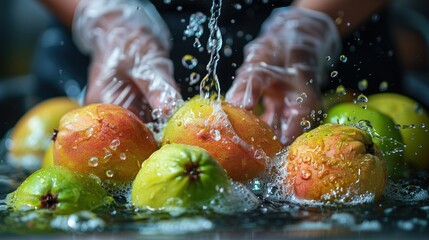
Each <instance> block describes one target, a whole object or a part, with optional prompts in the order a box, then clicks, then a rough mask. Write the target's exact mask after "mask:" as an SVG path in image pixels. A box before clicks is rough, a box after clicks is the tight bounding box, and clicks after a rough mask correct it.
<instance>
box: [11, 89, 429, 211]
mask: <svg viewBox="0 0 429 240" xmlns="http://www.w3.org/2000/svg"><path fill="white" fill-rule="evenodd" d="M332 97H336V95H330V96H329V97H328V96H325V101H326V102H327V104H325V107H326V109H325V112H326V113H327V114H326V115H325V118H324V120H323V122H322V124H321V125H320V126H319V127H316V128H315V129H313V130H311V131H307V132H305V133H303V134H302V135H301V136H298V137H297V138H296V139H295V141H294V142H293V143H292V144H291V145H290V146H282V145H281V143H280V142H279V140H278V139H277V137H276V136H275V134H274V132H273V131H272V129H271V128H270V127H269V126H268V125H267V124H265V123H264V122H263V121H261V120H260V119H259V118H258V117H257V116H256V115H254V114H253V113H251V112H248V111H246V110H243V109H241V108H237V107H234V106H232V105H230V104H228V103H226V102H223V101H222V102H216V101H211V100H207V99H202V98H200V97H199V96H197V97H194V98H192V99H190V100H189V101H187V102H186V103H185V104H184V105H183V106H182V107H181V108H180V109H178V111H177V112H176V113H175V114H174V115H173V116H172V117H171V118H170V119H169V121H168V123H167V124H166V126H165V128H164V129H163V132H162V139H155V137H154V133H153V132H152V131H151V130H150V129H149V128H148V127H147V125H146V124H145V123H143V122H142V121H141V120H140V119H139V118H138V117H137V116H135V115H134V114H133V113H132V112H130V111H128V110H126V109H124V108H121V107H119V106H115V105H110V104H91V105H86V106H79V105H78V104H76V103H75V102H73V101H72V100H70V99H66V98H55V99H50V100H47V101H45V102H42V103H40V104H39V105H37V106H35V107H34V108H33V109H32V110H31V111H29V112H28V113H27V114H26V115H25V116H23V117H22V118H21V120H20V121H19V122H18V123H17V125H16V126H15V128H14V129H13V132H12V134H11V136H10V140H11V141H10V144H9V145H8V150H9V155H8V162H9V163H10V164H13V165H15V166H20V167H23V168H26V169H27V170H29V171H30V172H31V175H29V176H28V178H27V179H25V181H23V182H22V183H21V185H20V186H19V187H18V188H17V189H16V190H15V191H14V192H12V193H10V194H9V195H8V196H7V199H6V201H7V204H8V206H9V207H10V208H11V209H13V210H15V211H23V210H25V211H29V210H30V211H34V210H44V211H46V210H47V211H50V212H52V213H54V214H71V213H75V212H78V211H81V210H93V209H96V208H98V207H100V206H105V205H108V204H112V203H113V202H115V196H113V195H112V189H115V188H125V187H126V186H131V187H130V192H129V197H128V198H127V199H128V201H129V204H130V206H132V207H134V208H137V209H138V208H145V209H149V210H153V209H155V210H161V211H162V210H168V209H172V208H182V209H195V208H200V207H202V206H207V205H210V204H211V203H213V202H214V201H216V200H219V199H221V198H223V197H225V196H227V195H228V194H230V192H231V191H232V190H231V189H232V188H233V184H234V183H236V182H239V183H243V184H247V183H249V182H251V181H252V180H254V179H255V178H258V179H262V180H265V181H271V182H270V183H271V185H272V184H276V186H277V188H278V189H279V195H280V196H281V197H282V198H283V199H286V200H291V201H296V202H297V203H303V204H311V203H319V204H320V203H322V204H336V205H338V204H356V203H360V202H362V201H365V202H368V201H369V202H377V201H379V200H380V199H381V198H382V196H383V192H384V190H385V187H386V183H387V181H388V180H390V179H392V180H395V179H398V178H401V177H403V175H402V174H403V173H404V172H406V169H410V168H411V167H418V168H423V169H429V158H428V157H429V142H428V141H426V139H429V138H428V136H429V133H428V131H427V129H426V126H428V124H429V116H428V114H427V112H426V111H425V110H424V109H423V108H422V107H421V106H420V105H418V104H417V103H416V102H415V101H414V100H412V99H410V98H408V97H405V96H401V95H398V94H387V93H383V94H377V95H372V96H369V97H368V98H366V97H365V96H355V97H354V98H353V100H351V101H348V102H346V100H344V99H345V98H344V99H342V100H341V101H340V103H337V102H336V104H332V103H331V104H329V101H331V99H330V98H332ZM362 99H364V101H362Z"/></svg>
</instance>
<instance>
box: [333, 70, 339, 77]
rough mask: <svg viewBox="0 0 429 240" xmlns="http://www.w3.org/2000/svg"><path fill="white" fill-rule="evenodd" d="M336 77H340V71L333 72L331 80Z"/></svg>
mask: <svg viewBox="0 0 429 240" xmlns="http://www.w3.org/2000/svg"><path fill="white" fill-rule="evenodd" d="M336 76H338V71H336V70H334V71H332V72H331V78H335V77H336Z"/></svg>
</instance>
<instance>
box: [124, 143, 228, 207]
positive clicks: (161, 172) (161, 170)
mask: <svg viewBox="0 0 429 240" xmlns="http://www.w3.org/2000/svg"><path fill="white" fill-rule="evenodd" d="M229 186H230V180H229V178H228V176H227V174H226V172H225V170H224V169H223V168H222V167H221V166H220V165H219V163H218V162H217V161H216V160H215V159H214V158H212V157H211V156H210V155H209V153H208V152H207V151H206V150H204V149H202V148H200V147H197V146H191V145H185V144H174V143H172V144H167V145H164V146H163V147H161V148H160V149H159V150H157V151H156V152H154V153H153V154H152V155H151V156H150V157H149V158H148V159H147V160H146V161H145V162H143V165H142V168H141V169H140V171H139V173H138V174H137V176H136V178H135V180H134V182H133V187H132V193H131V201H132V203H133V204H134V206H136V207H150V208H155V209H160V208H168V207H184V208H188V207H196V206H199V205H201V204H206V205H207V204H209V203H210V201H211V200H213V199H214V198H215V197H216V196H219V194H220V193H222V192H223V191H227V190H228V188H229Z"/></svg>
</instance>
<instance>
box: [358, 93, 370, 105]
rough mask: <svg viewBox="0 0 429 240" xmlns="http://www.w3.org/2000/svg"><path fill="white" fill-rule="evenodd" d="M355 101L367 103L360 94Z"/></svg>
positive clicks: (365, 98)
mask: <svg viewBox="0 0 429 240" xmlns="http://www.w3.org/2000/svg"><path fill="white" fill-rule="evenodd" d="M356 101H357V102H365V103H366V102H368V98H367V97H366V96H365V95H363V94H360V95H359V96H358V97H357V98H356Z"/></svg>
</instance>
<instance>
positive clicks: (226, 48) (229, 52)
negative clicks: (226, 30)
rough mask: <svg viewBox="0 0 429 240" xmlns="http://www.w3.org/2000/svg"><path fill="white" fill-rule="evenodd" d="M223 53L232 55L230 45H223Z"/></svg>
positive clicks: (227, 55) (226, 55)
mask: <svg viewBox="0 0 429 240" xmlns="http://www.w3.org/2000/svg"><path fill="white" fill-rule="evenodd" d="M223 55H225V57H231V55H232V49H231V47H230V46H225V47H224V48H223Z"/></svg>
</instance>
